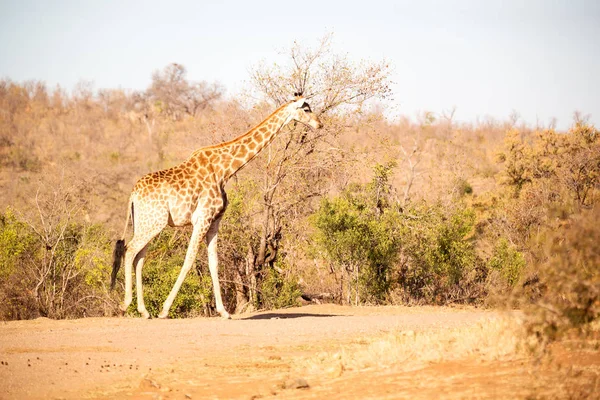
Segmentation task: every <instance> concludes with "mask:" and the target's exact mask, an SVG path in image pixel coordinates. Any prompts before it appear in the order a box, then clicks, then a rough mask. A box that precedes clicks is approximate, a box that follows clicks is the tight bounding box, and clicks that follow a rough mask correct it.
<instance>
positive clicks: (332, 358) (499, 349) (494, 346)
mask: <svg viewBox="0 0 600 400" xmlns="http://www.w3.org/2000/svg"><path fill="white" fill-rule="evenodd" d="M523 332H524V331H523V328H522V322H521V320H520V318H518V317H515V316H506V317H490V318H487V319H485V320H484V321H481V322H478V323H477V324H474V325H471V326H464V327H458V328H451V329H439V330H437V329H436V330H430V331H413V330H409V331H396V332H389V333H385V334H383V335H381V336H376V337H367V338H361V339H358V340H355V341H353V342H352V343H351V344H349V345H344V346H342V347H341V348H340V349H339V351H336V352H328V353H320V354H318V355H317V356H316V357H313V358H311V359H309V360H307V365H308V369H309V371H311V372H316V371H326V372H329V373H332V374H333V375H336V374H341V373H342V372H343V371H363V370H379V369H386V368H389V367H394V368H399V369H400V370H401V371H410V370H415V369H418V368H422V367H423V366H425V365H428V364H431V363H439V362H446V361H457V360H461V359H465V358H469V357H473V356H475V357H477V359H478V360H480V361H496V360H514V359H516V358H519V357H523V356H524V354H525V352H524V346H522V343H523V338H524V334H523Z"/></svg>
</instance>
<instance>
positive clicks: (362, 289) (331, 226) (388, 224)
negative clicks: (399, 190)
mask: <svg viewBox="0 0 600 400" xmlns="http://www.w3.org/2000/svg"><path fill="white" fill-rule="evenodd" d="M393 166H394V165H393V164H389V165H387V166H382V165H377V166H376V167H375V170H374V172H375V177H374V178H373V180H372V182H371V183H369V184H368V185H351V186H350V187H349V188H348V189H346V190H345V191H344V192H343V193H342V194H341V195H340V196H338V197H336V198H334V199H333V200H328V199H323V201H322V202H321V207H320V208H319V210H318V211H317V213H316V214H315V215H314V217H313V224H314V226H315V227H316V228H317V233H316V234H315V237H314V240H315V243H316V246H317V248H318V249H319V250H320V251H321V252H323V253H324V255H325V257H326V258H327V259H328V260H330V262H332V263H333V264H334V265H335V266H336V267H337V269H338V270H339V271H340V273H341V275H342V277H341V279H343V280H345V281H346V282H348V283H349V286H348V288H347V291H346V293H345V297H346V298H347V299H348V301H349V300H350V297H351V291H352V292H353V295H354V302H355V303H360V302H361V301H364V302H375V303H378V302H381V301H384V300H385V299H386V296H387V293H388V290H389V287H390V284H391V268H392V266H393V264H394V261H395V260H396V258H397V256H398V246H399V236H398V234H397V232H396V231H397V221H398V218H399V215H400V214H399V211H398V209H397V208H394V207H392V204H391V201H390V185H389V183H388V180H389V176H390V174H391V171H392V168H393ZM342 295H344V294H342Z"/></svg>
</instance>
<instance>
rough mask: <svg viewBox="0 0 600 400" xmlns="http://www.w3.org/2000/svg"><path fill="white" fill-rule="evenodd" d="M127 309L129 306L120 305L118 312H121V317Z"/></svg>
mask: <svg viewBox="0 0 600 400" xmlns="http://www.w3.org/2000/svg"><path fill="white" fill-rule="evenodd" d="M128 307H129V306H126V305H125V304H121V305H120V306H119V311H121V315H125V313H126V312H127V308H128Z"/></svg>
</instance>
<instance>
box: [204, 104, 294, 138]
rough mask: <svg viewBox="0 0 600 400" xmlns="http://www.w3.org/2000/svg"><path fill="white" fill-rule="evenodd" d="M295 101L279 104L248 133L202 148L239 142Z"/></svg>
mask: <svg viewBox="0 0 600 400" xmlns="http://www.w3.org/2000/svg"><path fill="white" fill-rule="evenodd" d="M294 101H295V100H292V101H288V102H287V103H285V104H283V105H281V106H279V108H277V109H276V110H275V111H273V112H272V113H271V114H270V115H269V116H268V117H267V118H264V119H263V120H262V122H261V123H260V124H258V125H256V126H255V127H253V128H250V130H249V131H248V132H246V133H244V134H242V135H240V136H238V137H236V138H234V139H231V140H228V141H226V142H222V143H219V144H213V145H211V146H206V147H203V148H202V149H201V150H208V149H215V148H219V147H224V146H227V145H230V144H232V143H235V142H237V141H238V140H240V139H242V138H243V137H245V136H247V135H248V134H249V133H250V132H252V131H255V130H256V129H258V128H260V127H261V126H263V125H264V124H266V123H267V121H269V120H270V119H271V117H273V115H275V114H277V113H278V112H279V111H281V110H282V109H283V108H285V107H287V106H289V105H290V104H291V103H293V102H294Z"/></svg>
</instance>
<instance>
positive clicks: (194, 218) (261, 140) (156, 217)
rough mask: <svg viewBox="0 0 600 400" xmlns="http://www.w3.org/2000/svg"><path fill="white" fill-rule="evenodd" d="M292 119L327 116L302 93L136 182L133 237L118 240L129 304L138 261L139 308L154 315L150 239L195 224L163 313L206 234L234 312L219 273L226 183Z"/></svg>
mask: <svg viewBox="0 0 600 400" xmlns="http://www.w3.org/2000/svg"><path fill="white" fill-rule="evenodd" d="M291 121H298V122H301V123H304V124H306V125H309V126H311V127H313V128H315V129H318V128H320V127H321V122H320V121H319V120H318V119H317V117H316V116H315V115H314V114H313V113H312V111H311V110H310V107H309V106H308V104H307V103H306V102H305V101H304V99H303V98H302V97H297V98H296V99H295V100H294V101H292V102H290V103H288V104H286V105H283V106H281V107H280V108H278V109H277V110H276V111H275V112H273V114H271V115H270V116H269V117H268V118H267V119H265V120H264V121H263V122H261V123H260V124H259V125H258V126H256V127H255V128H253V129H251V130H250V131H249V132H248V133H246V134H244V135H242V136H240V137H238V138H236V139H234V140H231V141H229V142H225V143H222V144H219V145H215V146H209V147H204V148H201V149H198V150H196V151H195V152H194V153H192V155H191V156H190V157H189V158H188V159H187V160H186V161H184V162H183V163H181V164H179V165H177V166H175V167H173V168H170V169H166V170H162V171H158V172H153V173H150V174H148V175H145V176H144V177H142V178H141V179H140V180H139V181H138V182H137V183H136V184H135V186H134V188H133V191H132V193H131V196H130V198H129V209H128V214H127V221H126V222H125V232H124V233H123V237H124V236H125V233H126V231H127V226H128V221H129V216H131V218H132V222H133V232H134V234H133V238H132V239H131V240H130V241H129V243H127V246H125V245H124V240H119V241H117V246H116V248H115V261H114V263H113V275H112V285H114V282H115V278H116V273H117V271H118V269H119V267H120V264H121V260H122V257H123V256H124V258H125V302H124V304H123V309H126V308H127V307H128V306H129V304H131V301H132V297H133V293H132V286H133V284H132V269H133V265H134V264H135V265H136V290H137V302H138V311H139V312H140V313H141V314H142V315H143V316H144V317H145V318H148V317H149V314H148V311H146V307H145V305H144V297H143V292H142V266H143V263H144V258H145V255H146V250H147V247H148V243H149V242H150V241H151V240H152V239H153V238H154V237H155V236H156V235H158V234H159V233H160V232H161V231H162V230H163V229H164V227H165V226H167V225H171V226H185V225H190V224H191V225H192V226H193V231H192V236H191V238H190V244H189V247H188V250H187V254H186V257H185V261H184V264H183V267H182V269H181V272H180V274H179V277H178V278H177V282H176V283H175V285H174V286H173V289H172V290H171V293H170V294H169V296H168V297H167V299H166V301H165V303H164V305H163V309H162V312H161V313H160V314H159V317H161V318H164V317H166V316H167V315H168V312H169V309H170V307H171V304H172V303H173V300H174V299H175V296H176V295H177V292H178V291H179V288H180V287H181V284H182V283H183V280H184V279H185V276H186V275H187V272H188V271H189V270H190V269H191V267H192V265H193V263H194V260H195V258H196V254H197V252H198V246H199V244H200V240H202V238H203V237H205V238H206V243H207V247H208V264H209V269H210V273H211V278H212V281H213V289H214V294H215V302H216V306H217V311H218V312H219V313H220V314H221V315H222V316H223V317H225V318H229V314H228V313H227V311H226V310H225V308H224V307H223V301H222V299H221V290H220V286H219V277H218V273H217V265H218V258H217V247H216V246H217V231H218V229H219V223H220V221H221V218H222V216H223V213H224V212H225V210H226V208H227V195H226V194H225V189H224V188H225V184H226V183H227V181H228V180H229V178H231V177H232V176H233V175H234V174H235V173H236V172H237V171H238V170H239V169H240V168H242V167H243V166H244V165H246V163H248V162H249V161H250V160H252V159H253V158H254V157H255V156H256V155H257V154H258V153H259V152H260V151H261V150H262V149H263V148H264V147H265V146H267V145H268V144H269V143H271V141H272V140H273V139H274V138H275V136H276V135H277V133H278V132H279V131H280V130H281V128H283V127H284V126H285V125H287V124H288V123H290V122H291Z"/></svg>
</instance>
